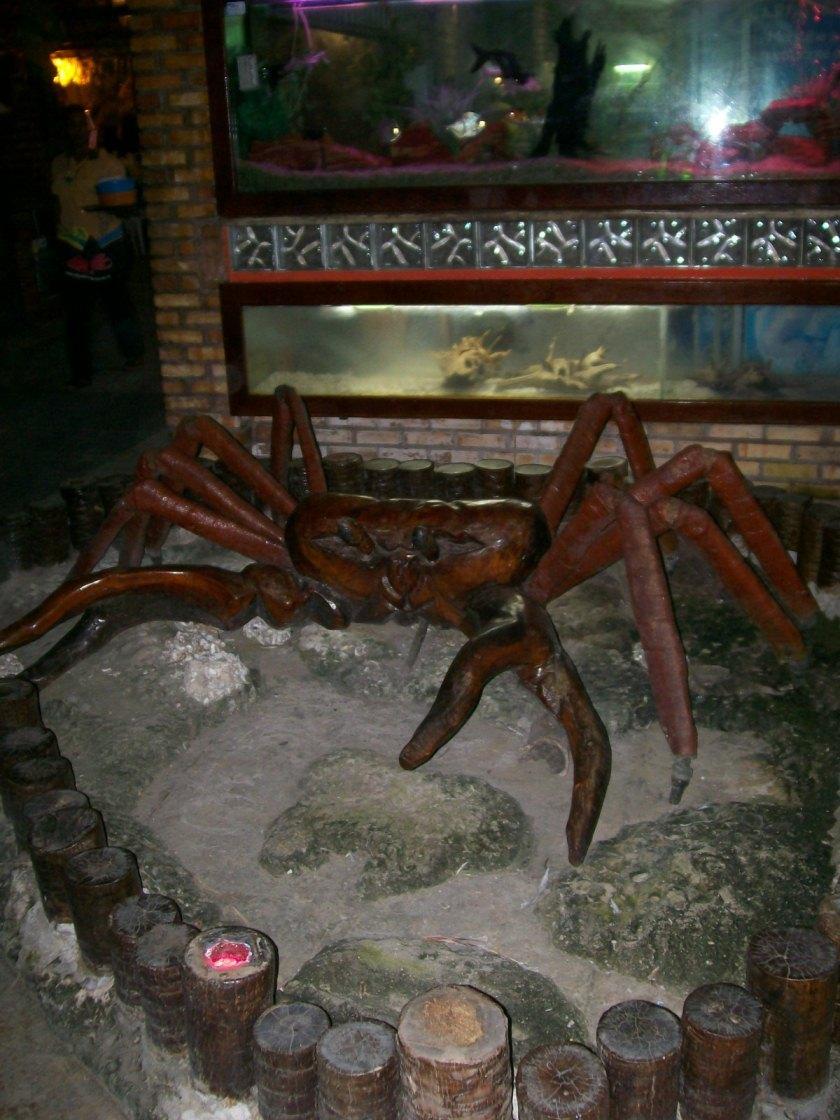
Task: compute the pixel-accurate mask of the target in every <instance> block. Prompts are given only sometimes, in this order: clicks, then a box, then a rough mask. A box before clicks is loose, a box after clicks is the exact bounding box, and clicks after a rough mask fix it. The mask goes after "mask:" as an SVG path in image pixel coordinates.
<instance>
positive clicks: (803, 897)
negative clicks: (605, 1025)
mask: <svg viewBox="0 0 840 1120" xmlns="http://www.w3.org/2000/svg"><path fill="white" fill-rule="evenodd" d="M721 837H730V838H731V842H728V843H724V844H722V843H721ZM827 862H828V856H827V853H826V849H825V846H824V845H823V844H822V843H821V841H820V837H819V835H817V834H815V829H814V824H813V821H812V820H811V819H810V817H809V815H808V814H807V813H805V812H801V811H797V810H794V809H789V808H786V807H782V806H779V805H773V804H769V803H763V802H752V803H749V804H747V803H733V804H729V805H707V806H705V807H703V808H699V809H688V810H685V811H683V812H679V813H674V814H672V815H669V816H665V817H662V818H660V819H659V820H656V821H646V822H644V823H642V824H636V825H630V826H628V827H626V828H624V829H622V830H621V832H619V833H618V835H617V836H614V837H612V839H610V840H605V841H602V842H601V843H600V844H596V845H595V846H594V848H593V849H592V851H591V852H590V854H589V858H588V860H587V862H586V864H585V865H584V866H583V867H580V868H578V869H576V870H574V871H568V872H565V873H563V874H562V875H560V876H559V877H558V878H557V879H555V880H554V882H553V883H551V884H550V886H549V888H548V891H547V892H546V894H545V895H544V896H543V898H542V900H541V901H540V902H539V903H538V904H537V909H538V913H539V914H540V916H541V918H542V920H543V921H544V922H545V923H546V925H547V926H548V928H549V931H550V933H551V936H552V938H553V940H554V942H555V944H556V945H557V946H558V948H561V949H564V950H566V951H568V952H572V953H579V954H580V955H582V956H586V957H590V958H594V959H595V960H596V961H598V962H599V963H601V964H603V965H605V966H606V967H608V968H617V969H620V970H621V971H623V972H628V973H630V974H631V975H633V976H638V977H640V978H645V979H647V978H652V977H655V978H657V979H659V980H661V981H663V982H665V983H671V984H674V985H695V984H702V983H708V982H711V981H714V980H738V979H740V977H741V976H742V974H743V954H744V950H745V948H746V944H747V941H748V939H749V937H750V935H751V934H752V933H754V931H755V930H756V929H758V928H761V927H763V926H766V925H767V924H768V922H771V923H772V922H775V921H785V920H789V918H790V915H791V914H797V915H802V916H803V920H804V918H805V916H806V915H809V914H814V913H816V908H817V905H818V902H819V898H820V896H821V895H822V893H823V889H824V888H823V883H824V881H825V876H826V865H827Z"/></svg>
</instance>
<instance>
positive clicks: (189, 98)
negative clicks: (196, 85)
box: [166, 75, 207, 109]
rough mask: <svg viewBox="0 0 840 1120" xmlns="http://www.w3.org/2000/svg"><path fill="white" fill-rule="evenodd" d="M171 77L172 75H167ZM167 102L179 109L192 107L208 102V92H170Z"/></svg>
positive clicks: (192, 90)
mask: <svg viewBox="0 0 840 1120" xmlns="http://www.w3.org/2000/svg"><path fill="white" fill-rule="evenodd" d="M166 76H167V77H169V76H170V75H166ZM166 100H167V104H169V105H171V106H173V107H174V108H178V109H190V108H193V107H199V106H202V105H205V104H206V102H207V94H206V93H205V92H204V91H203V90H195V89H191V90H185V91H184V92H183V93H170V95H169V96H168V97H167V99H166Z"/></svg>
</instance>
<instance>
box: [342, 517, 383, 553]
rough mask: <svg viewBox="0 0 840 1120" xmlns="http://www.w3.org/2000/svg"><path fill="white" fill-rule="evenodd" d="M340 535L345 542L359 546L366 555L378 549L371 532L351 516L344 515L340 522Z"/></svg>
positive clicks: (355, 546)
mask: <svg viewBox="0 0 840 1120" xmlns="http://www.w3.org/2000/svg"><path fill="white" fill-rule="evenodd" d="M338 535H339V537H341V539H342V540H343V541H344V543H345V544H349V545H352V546H353V547H354V548H358V550H359V552H361V553H363V554H364V555H365V556H370V555H371V554H372V553H373V552H375V551H376V545H375V543H374V540H373V537H371V535H370V533H368V532H366V531H365V530H364V529H363V528H362V526H361V525H360V524H359V523H358V521H354V520H353V519H352V518H350V517H342V518H341V519H340V520H339V522H338Z"/></svg>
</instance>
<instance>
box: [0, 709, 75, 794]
mask: <svg viewBox="0 0 840 1120" xmlns="http://www.w3.org/2000/svg"><path fill="white" fill-rule="evenodd" d="M59 753H60V752H59V749H58V740H57V739H56V737H55V735H54V734H53V732H52V731H50V730H49V728H47V727H14V728H12V729H11V730H10V731H3V732H0V774H6V773H8V771H9V770H10V769H11V768H12V766H14V765H15V764H16V763H18V762H28V761H29V760H30V759H32V758H58V756H59ZM5 804H6V803H5V801H4V802H3V806H4V809H5Z"/></svg>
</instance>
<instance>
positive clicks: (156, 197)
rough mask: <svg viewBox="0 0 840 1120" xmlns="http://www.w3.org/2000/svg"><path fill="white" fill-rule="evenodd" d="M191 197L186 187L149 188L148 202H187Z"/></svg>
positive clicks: (147, 191)
mask: <svg viewBox="0 0 840 1120" xmlns="http://www.w3.org/2000/svg"><path fill="white" fill-rule="evenodd" d="M189 197H190V195H189V191H188V190H187V188H186V187H149V188H148V189H147V190H146V200H147V202H185V201H186V200H187V199H188V198H189Z"/></svg>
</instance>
